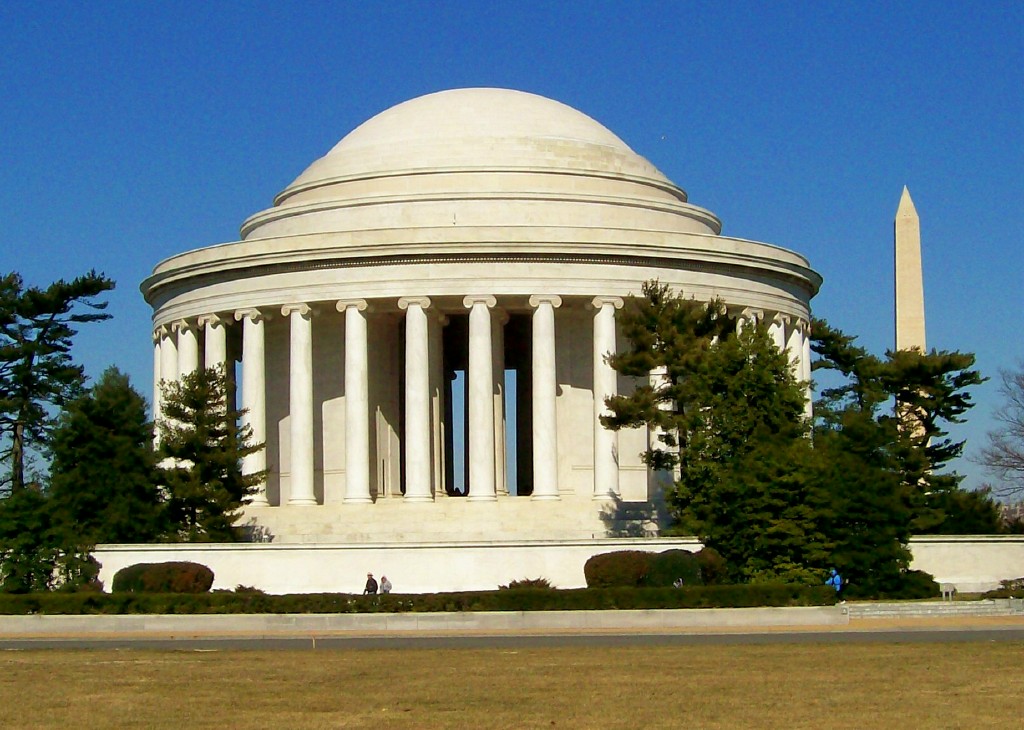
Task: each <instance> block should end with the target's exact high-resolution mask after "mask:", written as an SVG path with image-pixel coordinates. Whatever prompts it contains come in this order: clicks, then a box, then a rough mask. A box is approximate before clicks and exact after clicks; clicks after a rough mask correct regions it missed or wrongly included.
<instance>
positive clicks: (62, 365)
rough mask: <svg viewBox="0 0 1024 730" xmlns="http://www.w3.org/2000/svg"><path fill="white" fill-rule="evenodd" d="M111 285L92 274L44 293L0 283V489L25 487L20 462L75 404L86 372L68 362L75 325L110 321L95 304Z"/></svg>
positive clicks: (7, 278) (11, 281)
mask: <svg viewBox="0 0 1024 730" xmlns="http://www.w3.org/2000/svg"><path fill="white" fill-rule="evenodd" d="M113 288H114V282H113V281H112V280H110V279H108V278H107V277H106V276H104V275H103V274H99V273H97V272H95V271H90V272H89V273H87V274H85V275H83V276H79V277H77V278H75V279H72V280H71V281H65V280H63V279H61V280H58V281H55V282H54V283H52V284H50V285H49V286H48V287H46V288H45V289H41V288H38V287H25V283H24V280H23V279H22V277H21V276H20V275H19V274H17V273H14V272H12V273H9V274H6V275H4V276H0V461H3V462H6V463H7V465H8V468H7V471H6V472H5V473H3V474H0V487H3V488H5V489H6V490H9V491H10V492H17V491H19V490H21V489H23V488H24V487H25V486H26V480H25V462H26V458H27V454H29V453H30V452H31V450H32V449H43V448H45V446H46V444H47V440H48V438H49V436H50V433H51V431H52V428H53V425H54V417H53V412H52V411H53V409H54V408H59V407H61V406H63V405H64V404H65V403H67V402H68V401H70V400H72V399H73V398H75V397H77V396H78V395H79V394H80V393H81V391H82V387H83V384H84V383H85V372H84V369H83V367H82V366H81V365H77V364H75V362H74V360H73V359H72V357H71V346H72V343H73V340H74V337H75V335H76V334H77V333H78V325H81V324H86V323H89V322H101V321H103V320H105V319H110V315H109V314H107V313H105V312H104V311H103V310H104V309H106V306H107V303H106V302H105V301H99V300H98V299H97V297H99V296H100V295H101V294H103V293H104V292H106V291H109V290H111V289H113Z"/></svg>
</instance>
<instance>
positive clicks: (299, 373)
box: [281, 304, 316, 506]
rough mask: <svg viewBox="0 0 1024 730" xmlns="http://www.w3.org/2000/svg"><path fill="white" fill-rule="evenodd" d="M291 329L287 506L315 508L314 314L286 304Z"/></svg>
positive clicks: (304, 306)
mask: <svg viewBox="0 0 1024 730" xmlns="http://www.w3.org/2000/svg"><path fill="white" fill-rule="evenodd" d="M281 314H282V316H285V317H288V319H289V322H290V328H291V336H290V347H289V358H288V421H289V424H290V426H291V428H290V429H289V434H290V437H291V449H290V451H289V454H290V457H291V458H290V461H291V480H290V484H291V490H290V494H291V496H290V497H289V499H288V504H289V505H303V506H306V505H315V504H316V493H315V491H314V488H313V312H312V310H311V309H310V308H309V305H307V304H286V305H285V306H283V307H281Z"/></svg>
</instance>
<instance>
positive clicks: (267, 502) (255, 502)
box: [245, 497, 270, 507]
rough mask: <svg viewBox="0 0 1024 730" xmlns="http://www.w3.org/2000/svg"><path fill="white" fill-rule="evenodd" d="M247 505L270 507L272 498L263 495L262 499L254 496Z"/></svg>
mask: <svg viewBox="0 0 1024 730" xmlns="http://www.w3.org/2000/svg"><path fill="white" fill-rule="evenodd" d="M245 506H246V507H269V506H270V500H268V499H267V498H266V497H263V498H262V499H258V498H253V499H252V500H251V501H250V502H249V503H248V504H247V505H245Z"/></svg>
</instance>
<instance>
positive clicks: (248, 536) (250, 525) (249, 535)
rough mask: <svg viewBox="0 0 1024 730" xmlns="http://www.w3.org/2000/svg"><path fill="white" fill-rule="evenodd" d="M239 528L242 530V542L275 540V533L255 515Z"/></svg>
mask: <svg viewBox="0 0 1024 730" xmlns="http://www.w3.org/2000/svg"><path fill="white" fill-rule="evenodd" d="M239 529H240V530H241V531H242V542H274V533H272V532H271V531H270V528H268V527H266V526H265V525H261V524H260V523H259V522H257V520H256V518H255V517H250V518H249V521H248V522H246V523H245V524H244V525H241V526H240V528H239Z"/></svg>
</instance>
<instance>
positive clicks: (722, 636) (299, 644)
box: [0, 616, 1024, 651]
mask: <svg viewBox="0 0 1024 730" xmlns="http://www.w3.org/2000/svg"><path fill="white" fill-rule="evenodd" d="M964 641H1022V642H1024V617H1020V616H991V617H963V618H955V619H951V618H920V617H914V618H895V619H893V618H886V619H861V620H852V621H850V622H849V624H846V625H832V626H820V625H816V626H802V627H801V626H767V627H759V626H742V627H708V626H701V627H690V628H672V629H657V628H647V627H645V628H632V629H622V628H614V629H604V630H571V629H550V630H539V631H538V630H529V631H524V630H494V631H479V630H477V631H474V630H466V631H402V632H400V633H396V632H388V633H383V632H372V631H335V632H316V631H312V632H310V631H275V632H262V633H261V632H245V631H238V632H224V631H216V632H214V631H210V632H202V631H191V632H189V633H188V634H169V633H159V632H152V631H150V632H123V633H106V634H99V633H94V634H91V635H83V634H79V635H51V636H40V635H35V636H19V637H13V636H11V635H10V634H7V635H0V649H3V650H18V649H22V650H25V649H53V648H61V649H71V648H81V649H100V648H102V649H170V650H186V651H188V650H193V651H200V650H205V651H217V650H229V649H250V650H282V649H284V650H303V649H306V650H314V649H332V650H338V649H349V650H353V649H382V648H388V649H406V648H420V649H424V648H504V649H519V648H531V647H557V646H609V647H611V646H674V645H680V646H683V645H706V644H782V643H790V644H793V643H843V642H848V643H878V642H885V643H915V642H964Z"/></svg>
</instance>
